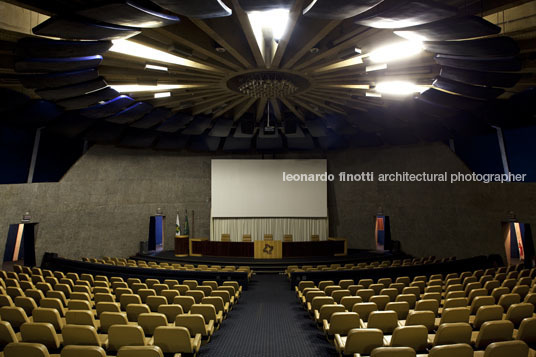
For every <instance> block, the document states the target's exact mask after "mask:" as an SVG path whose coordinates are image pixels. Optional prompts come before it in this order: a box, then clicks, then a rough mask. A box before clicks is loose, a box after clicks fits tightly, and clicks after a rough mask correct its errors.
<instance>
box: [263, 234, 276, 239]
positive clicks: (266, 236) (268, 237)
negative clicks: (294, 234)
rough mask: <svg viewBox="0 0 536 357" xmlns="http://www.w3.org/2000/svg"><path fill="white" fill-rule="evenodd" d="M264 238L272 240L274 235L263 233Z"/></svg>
mask: <svg viewBox="0 0 536 357" xmlns="http://www.w3.org/2000/svg"><path fill="white" fill-rule="evenodd" d="M264 240H274V235H273V234H271V233H266V234H264Z"/></svg>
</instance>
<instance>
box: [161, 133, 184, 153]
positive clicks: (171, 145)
mask: <svg viewBox="0 0 536 357" xmlns="http://www.w3.org/2000/svg"><path fill="white" fill-rule="evenodd" d="M189 139H190V137H189V136H187V135H180V134H162V135H160V137H159V139H158V142H157V143H156V144H155V146H154V148H155V149H158V150H182V149H184V148H186V145H187V144H188V140H189Z"/></svg>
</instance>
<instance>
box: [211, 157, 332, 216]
mask: <svg viewBox="0 0 536 357" xmlns="http://www.w3.org/2000/svg"><path fill="white" fill-rule="evenodd" d="M326 171H327V163H326V160H212V180H211V186H212V190H211V192H212V217H327V182H326V181H320V180H319V181H306V182H303V181H297V182H296V181H291V182H290V181H284V180H283V173H286V174H291V175H295V174H299V175H303V174H313V175H321V174H324V173H325V172H326Z"/></svg>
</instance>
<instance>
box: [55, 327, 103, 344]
mask: <svg viewBox="0 0 536 357" xmlns="http://www.w3.org/2000/svg"><path fill="white" fill-rule="evenodd" d="M62 336H63V344H64V345H65V346H68V345H87V346H100V347H102V343H101V341H100V340H99V337H98V335H97V330H96V329H95V327H93V326H88V325H69V324H67V325H65V327H64V328H63V330H62Z"/></svg>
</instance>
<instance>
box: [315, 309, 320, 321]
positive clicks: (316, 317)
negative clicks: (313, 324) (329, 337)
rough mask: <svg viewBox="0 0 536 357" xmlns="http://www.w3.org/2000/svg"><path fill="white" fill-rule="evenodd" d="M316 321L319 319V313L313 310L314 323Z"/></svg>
mask: <svg viewBox="0 0 536 357" xmlns="http://www.w3.org/2000/svg"><path fill="white" fill-rule="evenodd" d="M318 319H320V313H319V312H318V310H315V321H318Z"/></svg>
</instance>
